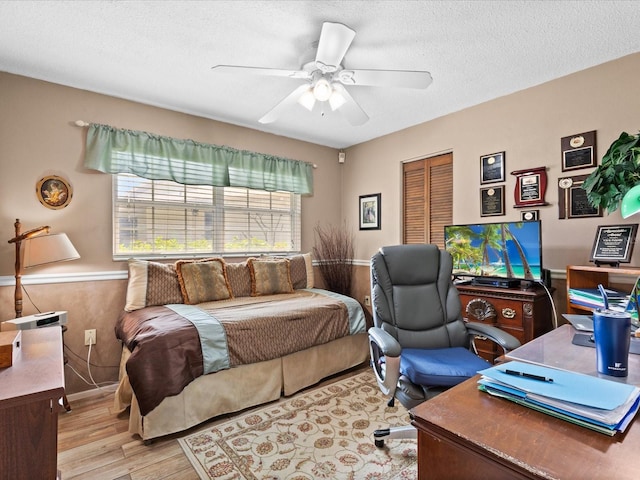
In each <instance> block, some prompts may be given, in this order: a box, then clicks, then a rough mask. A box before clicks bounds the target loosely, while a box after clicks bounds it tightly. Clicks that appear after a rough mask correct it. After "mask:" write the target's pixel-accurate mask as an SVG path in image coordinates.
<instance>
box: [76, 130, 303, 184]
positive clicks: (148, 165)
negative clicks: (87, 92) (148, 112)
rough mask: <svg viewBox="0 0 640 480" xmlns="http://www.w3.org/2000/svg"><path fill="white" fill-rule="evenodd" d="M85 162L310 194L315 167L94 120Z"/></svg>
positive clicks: (146, 174) (183, 179) (160, 176)
mask: <svg viewBox="0 0 640 480" xmlns="http://www.w3.org/2000/svg"><path fill="white" fill-rule="evenodd" d="M84 165H85V167H87V168H91V169H94V170H99V171H101V172H105V173H132V174H134V175H137V176H139V177H143V178H148V179H152V180H172V181H174V182H177V183H181V184H185V185H213V186H217V187H246V188H253V189H257V190H266V191H270V192H273V191H276V190H282V191H285V192H293V193H299V194H303V195H304V194H306V195H310V194H312V193H313V166H312V165H311V164H309V163H306V162H302V161H299V160H290V159H287V158H281V157H275V156H273V155H265V154H262V153H256V152H248V151H245V150H236V149H234V148H229V147H224V146H218V145H209V144H204V143H198V142H195V141H193V140H179V139H175V138H170V137H163V136H159V135H154V134H151V133H147V132H138V131H134V130H123V129H119V128H114V127H110V126H108V125H99V124H95V123H92V124H90V125H89V129H88V132H87V148H86V154H85V160H84Z"/></svg>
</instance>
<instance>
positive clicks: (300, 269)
mask: <svg viewBox="0 0 640 480" xmlns="http://www.w3.org/2000/svg"><path fill="white" fill-rule="evenodd" d="M287 258H288V259H289V264H290V267H291V268H290V271H291V283H292V284H293V288H294V289H296V290H297V289H299V288H313V287H314V281H313V263H312V261H311V254H310V253H303V254H300V255H292V256H291V257H287Z"/></svg>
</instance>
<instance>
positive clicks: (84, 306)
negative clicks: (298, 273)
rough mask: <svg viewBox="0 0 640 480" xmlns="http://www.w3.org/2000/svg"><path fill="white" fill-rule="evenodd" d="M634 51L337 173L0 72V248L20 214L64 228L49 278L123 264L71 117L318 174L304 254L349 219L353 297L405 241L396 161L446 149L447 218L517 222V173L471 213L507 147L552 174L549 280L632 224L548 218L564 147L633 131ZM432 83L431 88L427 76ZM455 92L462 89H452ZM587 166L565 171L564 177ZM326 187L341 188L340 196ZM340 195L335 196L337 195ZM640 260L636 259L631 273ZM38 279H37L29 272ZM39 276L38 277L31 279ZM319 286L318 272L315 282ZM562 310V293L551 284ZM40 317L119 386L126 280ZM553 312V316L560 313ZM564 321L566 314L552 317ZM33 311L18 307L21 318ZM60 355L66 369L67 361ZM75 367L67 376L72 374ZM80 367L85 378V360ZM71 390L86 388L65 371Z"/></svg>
mask: <svg viewBox="0 0 640 480" xmlns="http://www.w3.org/2000/svg"><path fill="white" fill-rule="evenodd" d="M638 78H640V54H634V55H631V56H628V57H625V58H623V59H620V60H617V61H614V62H610V63H607V64H604V65H601V66H598V67H595V68H592V69H589V70H585V71H583V72H579V73H576V74H574V75H570V76H568V77H565V78H562V79H558V80H554V81H552V82H549V83H546V84H543V85H540V86H538V87H534V88H531V89H528V90H525V91H522V92H517V93H514V94H512V95H509V96H506V97H503V98H499V99H497V100H493V101H490V102H487V103H484V104H482V105H478V106H476V107H473V108H469V109H466V110H463V111H460V112H456V113H454V114H451V115H448V116H446V117H443V118H439V119H436V120H433V121H431V122H427V123H425V124H422V125H418V126H416V127H413V128H410V129H407V130H404V131H402V132H398V133H395V134H391V135H387V136H385V137H382V138H379V139H376V140H373V141H370V142H366V143H364V144H361V145H357V146H354V147H351V148H349V149H348V150H347V158H346V162H345V163H344V164H343V165H340V164H338V163H337V160H336V158H337V152H336V151H335V150H333V149H330V148H326V147H320V146H317V145H313V144H309V143H304V142H299V141H295V140H290V139H286V138H282V137H276V136H273V135H269V134H266V133H261V132H258V131H254V130H250V129H245V128H241V127H235V126H231V125H228V124H223V123H220V122H215V121H212V120H207V119H203V118H198V117H194V116H190V115H186V114H181V113H176V112H171V111H168V110H163V109H160V108H155V107H149V106H145V105H141V104H137V103H134V102H129V101H126V100H121V99H116V98H113V97H108V96H103V95H99V94H94V93H90V92H85V91H81V90H77V89H73V88H67V87H61V86H58V85H53V84H49V83H46V82H41V81H37V80H33V79H28V78H24V77H19V76H14V75H10V74H6V73H0V106H1V107H0V165H1V167H2V170H1V175H2V179H3V180H4V182H3V187H4V188H3V193H2V200H3V201H2V204H1V205H0V210H1V217H0V220H1V221H0V238H5V239H7V240H8V239H9V238H11V237H13V222H14V220H15V218H16V217H19V218H20V219H21V220H22V222H23V224H24V228H25V229H27V228H33V227H35V226H39V225H43V224H49V225H51V226H52V227H53V230H54V231H64V232H66V233H67V234H68V235H69V236H70V238H71V239H72V241H73V242H74V244H75V245H76V247H77V249H78V251H79V252H80V254H81V255H82V259H80V260H78V261H74V262H69V263H67V264H62V265H57V266H52V267H50V268H47V269H46V273H52V272H53V273H70V272H86V273H93V272H105V271H107V272H109V271H123V270H125V269H126V266H125V264H124V263H122V262H113V261H112V260H111V223H110V221H111V181H110V177H109V176H108V175H104V174H100V173H95V172H89V171H86V170H84V169H83V167H82V157H83V143H84V131H83V130H82V129H80V128H78V127H75V126H74V125H73V122H74V121H75V120H78V119H81V120H86V121H92V122H98V123H105V124H109V125H113V126H116V127H121V128H131V129H135V130H144V131H149V132H153V133H157V134H161V135H168V136H172V137H177V138H192V139H195V140H198V141H202V142H208V143H216V144H224V145H229V146H231V147H235V148H243V149H248V150H254V151H259V152H264V153H272V154H275V155H282V156H285V157H290V158H296V159H300V160H304V161H309V162H313V163H316V164H318V166H319V168H318V169H317V170H315V182H314V184H315V185H314V186H315V194H314V195H313V197H310V198H305V199H304V200H303V239H302V244H303V251H309V250H311V247H312V245H313V227H314V226H315V225H316V224H317V223H320V224H324V223H337V222H341V221H342V220H345V221H346V222H347V225H349V226H350V227H351V228H352V229H353V232H354V235H355V248H356V261H357V263H358V264H359V265H358V267H357V268H356V271H355V276H354V297H356V298H357V299H358V300H360V301H362V300H363V297H364V295H366V294H368V288H369V272H368V267H367V266H366V265H367V264H368V261H369V258H370V257H371V255H373V253H374V252H375V251H376V250H377V249H378V248H379V247H380V246H382V245H389V244H396V243H399V242H400V241H401V215H400V213H401V208H402V205H401V166H402V162H404V161H408V160H412V159H419V158H424V157H429V156H432V155H435V154H437V153H440V152H444V151H452V152H453V157H454V222H455V223H468V222H478V221H496V220H518V219H519V218H520V212H519V210H518V209H514V208H513V206H512V205H513V202H512V198H513V189H514V185H515V177H513V176H511V175H508V174H507V177H508V178H507V179H506V182H505V184H506V199H507V201H506V215H505V216H503V217H488V218H485V219H482V218H481V217H480V212H479V205H478V197H479V188H480V182H479V174H480V173H479V157H480V156H481V155H484V154H488V153H493V152H496V151H502V150H504V151H506V171H507V172H511V171H513V170H519V169H524V168H531V167H537V166H546V167H548V170H547V175H548V177H549V186H548V188H547V192H546V200H547V202H549V204H550V205H549V206H546V207H539V208H538V207H536V208H538V209H539V210H540V217H541V219H542V222H543V235H544V240H543V242H544V258H543V261H544V264H545V267H547V268H551V269H553V270H554V272H556V273H557V274H558V275H560V276H561V273H562V272H563V271H564V268H565V266H566V265H567V264H587V263H588V257H589V253H590V249H591V246H592V242H593V237H594V233H595V229H596V226H597V225H601V224H618V223H634V222H635V221H636V220H635V219H634V218H633V217H632V218H630V219H629V220H627V221H623V220H622V219H621V217H620V214H619V213H614V214H612V215H610V216H605V217H603V218H589V219H572V220H559V219H558V193H557V179H558V178H559V177H560V176H563V174H562V172H561V167H560V165H561V164H560V138H561V137H564V136H568V135H572V134H576V133H580V132H585V131H590V130H597V139H598V151H597V155H598V157H599V158H600V157H601V156H602V155H603V154H604V152H605V150H606V147H607V146H608V145H609V144H610V143H611V142H612V141H613V140H614V139H615V138H616V137H617V136H618V135H619V133H620V132H621V131H623V130H626V131H628V132H630V133H636V132H637V131H638V129H639V128H640V125H639V124H638V112H640V96H639V95H637V94H636V93H635V92H636V91H637V81H638ZM435 81H438V78H437V75H436V78H435ZM461 88H462V87H461ZM583 173H588V170H577V171H574V172H570V174H571V175H577V174H583ZM46 174H57V175H62V176H64V177H66V178H68V179H69V180H70V181H71V183H72V185H73V188H74V198H73V201H72V202H71V204H70V205H69V207H67V208H65V209H64V210H60V211H54V210H48V209H46V208H44V207H43V206H41V205H40V204H39V203H38V201H37V199H36V197H35V193H34V188H35V184H36V182H37V181H38V180H39V179H40V178H41V177H42V176H44V175H46ZM336 185H343V187H342V190H340V189H338V190H336V188H335V186H336ZM378 192H379V193H382V229H381V230H370V231H358V228H357V227H358V221H357V220H358V219H357V216H358V197H359V196H360V195H364V194H371V193H378ZM337 193H338V194H337ZM13 259H14V253H13V249H12V247H11V245H9V244H7V243H6V242H0V279H4V285H5V286H2V287H0V300H1V303H0V320H5V319H8V318H12V317H13V313H12V312H13V299H12V296H13V287H12V286H10V285H9V283H10V280H11V279H10V276H11V275H12V274H13ZM639 264H640V256H639V254H638V252H637V251H636V253H635V254H634V257H633V259H632V265H635V266H638V265H639ZM34 273H36V272H34ZM37 273H45V272H43V271H42V270H39V271H38V272H37ZM316 277H318V275H316ZM554 285H555V286H556V288H557V289H558V290H557V293H556V298H558V293H559V294H560V296H561V298H560V299H558V300H559V301H558V300H556V301H557V303H559V304H560V305H564V303H563V299H562V296H563V295H564V292H563V289H564V287H563V285H562V283H561V282H560V283H558V281H555V282H554ZM27 288H28V290H29V293H30V295H31V297H32V298H33V300H34V302H35V303H36V304H37V305H39V308H40V309H41V310H53V309H64V310H68V311H69V322H70V323H69V331H68V332H67V334H66V338H65V341H66V343H67V345H68V346H69V348H70V349H71V350H73V351H74V352H76V353H78V354H80V356H83V355H86V352H87V348H86V347H85V346H84V345H83V335H84V334H83V331H84V329H85V328H97V329H98V345H97V346H96V347H95V352H94V355H95V358H94V361H93V363H96V364H97V365H101V367H97V368H96V371H95V372H93V373H94V378H95V379H96V380H97V381H102V380H115V378H116V377H117V372H116V370H115V369H114V368H112V367H113V366H114V365H116V364H117V362H118V352H119V348H118V343H117V342H116V341H115V338H114V336H113V323H114V321H115V319H116V317H117V315H118V313H119V312H120V310H121V308H122V305H123V303H124V291H125V288H126V282H125V281H124V280H107V281H89V282H79V283H77V282H76V283H55V284H53V283H52V284H47V285H32V286H27ZM561 308H562V307H559V309H561ZM560 311H562V310H560ZM34 312H35V309H34V308H33V307H32V306H31V305H30V304H29V300H28V299H26V298H25V314H26V315H28V314H31V313H34ZM73 359H75V357H73V356H72V355H70V362H76V360H73ZM74 366H76V365H75V364H74ZM77 367H78V369H79V370H81V372H82V373H83V374H85V372H86V369H84V370H82V368H83V365H82V362H81V361H77ZM67 386H68V389H69V392H74V391H80V390H84V389H86V388H87V387H86V386H85V385H84V384H82V383H81V381H80V380H78V379H77V378H76V377H75V375H73V374H72V373H70V372H69V371H67Z"/></svg>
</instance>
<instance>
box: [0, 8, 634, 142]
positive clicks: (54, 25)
mask: <svg viewBox="0 0 640 480" xmlns="http://www.w3.org/2000/svg"><path fill="white" fill-rule="evenodd" d="M324 21H332V22H340V23H344V24H346V25H348V26H349V27H351V28H352V29H354V30H355V31H356V36H355V39H354V41H353V43H352V45H351V48H350V49H349V50H348V51H347V54H346V56H345V58H344V61H343V65H344V66H345V68H353V69H391V70H427V71H429V72H431V74H432V76H433V79H434V81H433V84H432V85H431V86H429V88H427V89H426V90H410V89H401V88H391V87H384V88H383V87H364V86H358V87H355V86H354V87H347V88H348V90H349V92H350V94H351V95H352V97H353V98H354V99H355V100H356V101H357V102H358V103H359V104H360V106H361V107H362V108H363V109H364V110H365V111H366V112H367V114H368V115H369V117H370V120H369V121H368V122H367V123H365V124H364V125H362V126H358V127H353V126H351V125H350V124H349V123H348V122H347V121H346V120H345V118H344V117H343V116H342V115H340V114H339V112H331V111H328V112H326V114H325V115H324V116H322V115H320V113H319V112H317V111H314V112H309V111H307V110H305V109H304V108H303V107H301V106H299V105H297V104H296V105H294V106H293V108H291V109H289V110H287V111H286V112H285V113H284V114H283V115H282V116H281V117H280V118H279V119H278V120H277V121H276V122H274V123H271V124H267V125H262V124H260V123H258V119H259V118H260V117H262V116H263V115H264V114H265V113H266V112H268V111H269V110H270V109H271V108H272V107H273V106H274V105H275V104H276V103H278V102H279V101H280V100H281V99H282V98H284V97H285V96H287V95H288V94H289V93H290V92H291V91H293V90H294V89H295V88H296V87H297V86H298V85H300V84H301V83H302V82H303V81H302V80H296V79H291V78H281V77H264V76H254V75H246V74H239V75H228V74H227V75H225V74H219V73H216V72H215V71H213V70H211V67H212V66H214V65H218V64H226V65H246V66H257V67H270V68H282V69H298V68H300V67H301V66H302V63H303V62H304V61H305V59H308V58H313V56H314V55H315V53H314V51H313V42H315V41H317V40H318V38H319V36H320V29H321V27H322V23H323V22H324ZM638 25H640V4H639V2H637V1H599V2H590V1H580V2H579V1H515V0H514V1H155V2H151V1H126V2H125V1H84V2H80V1H52V2H47V1H24V0H23V1H4V0H0V71H6V72H10V73H15V74H19V75H26V76H29V77H34V78H37V79H42V80H47V81H50V82H54V83H59V84H62V85H68V86H72V87H76V88H81V89H85V90H90V91H93V92H99V93H104V94H108V95H112V96H115V97H121V98H125V99H130V100H135V101H138V102H142V103H145V104H150V105H156V106H160V107H164V108H169V109H172V110H177V111H181V112H187V113H191V114H194V115H199V116H202V117H206V118H211V119H215V120H220V121H223V122H227V123H232V124H236V125H242V126H246V127H250V128H254V129H257V130H262V131H265V132H270V133H274V134H277V135H283V136H286V137H291V138H296V139H301V140H306V141H309V142H313V143H317V144H321V145H327V146H331V147H335V148H345V147H348V146H351V145H354V144H357V143H361V142H364V141H366V140H370V139H372V138H376V137H379V136H382V135H385V134H389V133H392V132H395V131H398V130H401V129H403V128H407V127H409V126H412V125H416V124H419V123H423V122H425V121H428V120H431V119H434V118H437V117H440V116H443V115H446V114H448V113H451V112H455V111H458V110H461V109H463V108H466V107H469V106H472V105H476V104H479V103H482V102H484V101H487V100H491V99H493V98H496V97H500V96H503V95H507V94H509V93H512V92H515V91H518V90H522V89H525V88H528V87H532V86H534V85H538V84H540V83H543V82H546V81H548V80H551V79H554V78H557V77H561V76H564V75H567V74H570V73H572V72H575V71H578V70H583V69H585V68H588V67H591V66H594V65H597V64H600V63H603V62H606V61H609V60H613V59H615V58H619V57H622V56H624V55H627V54H630V53H634V52H638V51H640V35H639V33H638ZM69 120H70V121H73V120H76V119H75V118H70V119H69ZM82 120H86V121H99V120H100V119H93V118H83V119H82Z"/></svg>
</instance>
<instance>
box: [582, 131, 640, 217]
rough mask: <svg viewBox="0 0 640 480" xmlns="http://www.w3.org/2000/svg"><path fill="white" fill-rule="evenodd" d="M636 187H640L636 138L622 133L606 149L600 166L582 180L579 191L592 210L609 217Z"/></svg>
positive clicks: (639, 150) (639, 140) (639, 147)
mask: <svg viewBox="0 0 640 480" xmlns="http://www.w3.org/2000/svg"><path fill="white" fill-rule="evenodd" d="M636 185H640V134H638V135H629V134H628V133H627V132H622V134H621V135H620V137H619V138H618V139H617V140H615V141H614V142H613V143H612V144H611V146H609V149H608V150H607V153H605V155H604V157H602V162H601V163H600V166H598V167H597V168H596V169H595V170H594V171H593V172H591V174H590V175H589V176H588V177H587V178H586V179H585V181H584V183H583V184H582V188H583V189H584V190H585V191H586V192H587V199H588V200H589V203H590V204H591V205H592V206H593V207H594V208H598V207H602V209H603V210H606V211H607V213H611V212H615V211H616V210H617V209H618V207H619V206H620V203H621V202H622V199H623V197H624V196H625V195H626V194H627V192H628V191H629V190H630V189H631V188H633V187H634V186H636Z"/></svg>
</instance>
